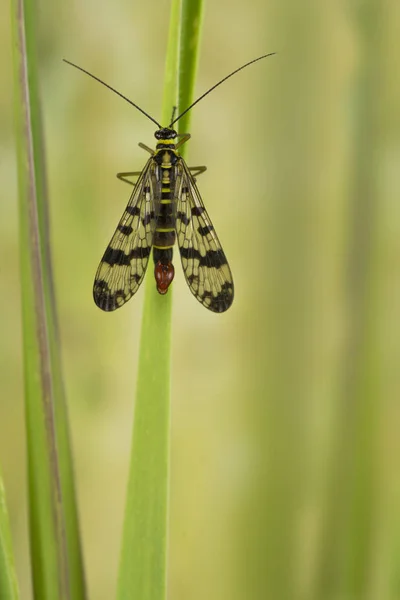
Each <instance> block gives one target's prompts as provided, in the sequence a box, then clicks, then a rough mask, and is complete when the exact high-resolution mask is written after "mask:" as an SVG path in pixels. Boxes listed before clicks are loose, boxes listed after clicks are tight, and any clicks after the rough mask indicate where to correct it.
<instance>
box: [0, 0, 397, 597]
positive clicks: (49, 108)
mask: <svg viewBox="0 0 400 600" xmlns="http://www.w3.org/2000/svg"><path fill="white" fill-rule="evenodd" d="M169 8H170V3H169V2H168V1H167V0H148V1H147V2H130V1H128V0H118V2H101V3H95V2H93V1H90V0H83V1H81V2H76V1H75V2H68V3H65V2H61V1H60V0H52V1H50V0H38V6H37V24H38V40H39V59H40V74H41V96H42V105H43V114H44V122H45V133H46V142H47V163H48V179H49V192H50V199H51V207H50V208H51V225H52V248H53V258H54V265H55V279H56V292H57V300H58V306H59V311H60V322H61V331H62V354H63V360H64V372H65V381H66V389H67V397H68V403H69V409H70V418H71V428H72V434H73V446H74V455H75V466H76V476H77V487H78V499H79V507H80V512H81V525H82V534H83V546H84V554H85V562H86V567H87V577H88V584H89V591H90V596H91V598H96V600H106V599H109V598H112V597H113V596H114V594H115V588H116V573H117V563H118V556H119V548H120V538H121V527H122V517H123V508H124V496H125V488H126V483H127V473H128V457H129V447H130V435H131V422H132V415H133V406H132V398H133V395H134V389H135V382H136V367H137V347H138V339H139V333H140V319H141V306H142V300H143V297H142V296H143V295H142V293H139V294H138V297H137V298H135V299H134V300H132V302H131V303H129V305H128V306H127V307H126V308H124V309H123V310H121V311H118V312H117V313H116V314H110V315H106V314H103V313H101V312H100V311H99V310H98V309H97V308H96V307H95V305H94V303H93V301H92V292H91V288H92V281H93V277H94V273H95V269H96V268H97V265H98V261H99V259H100V258H101V255H102V253H103V251H104V248H105V246H106V244H107V243H108V241H109V238H110V237H111V234H112V232H113V230H114V228H115V226H116V223H117V221H118V219H119V217H120V215H121V213H122V211H123V209H124V207H125V205H126V202H127V199H128V196H129V189H128V187H127V186H123V185H122V184H121V183H120V182H118V181H117V179H116V178H115V177H114V175H115V173H117V172H118V171H125V170H133V169H139V168H141V166H142V165H143V164H144V162H145V160H146V155H145V154H144V153H143V151H142V150H140V149H139V148H138V146H137V143H138V142H139V141H142V142H144V143H146V144H149V145H152V144H153V143H154V139H153V137H152V136H153V129H154V127H153V126H152V125H151V124H150V123H149V122H148V121H147V120H146V119H145V118H143V117H142V116H141V115H140V114H139V113H138V112H136V111H135V110H134V109H132V107H130V106H128V105H127V104H126V103H124V102H122V101H121V100H120V99H118V98H117V97H116V96H114V95H113V94H111V93H108V92H107V91H106V90H104V89H102V88H101V87H100V86H99V85H97V84H96V83H95V82H93V81H92V80H90V79H89V78H87V77H85V76H84V75H82V74H81V73H78V72H76V71H74V70H72V69H71V68H70V67H68V66H67V65H65V64H63V63H62V62H61V59H62V58H63V57H65V58H68V59H69V60H72V61H74V62H77V63H78V64H80V65H82V66H83V67H84V68H86V69H89V70H90V71H92V72H93V73H95V74H96V75H98V76H99V77H101V78H103V79H104V80H105V81H107V82H108V83H109V84H111V85H113V86H115V87H117V88H118V89H119V90H120V91H121V92H122V93H125V94H127V95H128V96H129V97H131V98H132V99H133V100H134V101H135V102H137V103H138V104H139V105H140V106H142V107H143V108H144V109H145V110H147V111H148V112H149V113H150V114H152V115H153V116H154V117H155V118H156V119H158V118H159V115H160V111H161V94H162V89H163V82H162V77H163V73H164V62H165V50H166V38H167V24H168V19H169ZM9 21H10V19H9V6H8V4H7V2H6V0H1V2H0V39H1V40H2V42H1V49H2V52H1V53H0V65H1V73H2V86H1V88H0V136H1V138H0V179H1V187H0V196H1V200H0V249H1V256H2V260H1V262H0V274H1V284H0V285H1V294H0V315H1V335H0V394H1V402H0V462H1V465H2V469H3V472H4V479H5V485H6V490H7V496H8V503H9V509H10V514H11V518H12V528H13V537H14V549H15V552H16V560H17V568H18V575H19V580H20V585H21V597H22V598H24V599H26V600H29V598H30V597H31V595H30V594H31V591H30V573H29V557H28V542H27V506H26V475H25V470H26V464H25V463H26V459H25V443H24V435H25V434H24V420H23V402H22V394H23V390H22V366H21V325H20V322H21V320H20V301H19V293H20V290H19V263H18V253H17V235H18V227H17V195H16V194H17V189H16V167H15V149H14V140H13V123H12V98H11V94H12V73H11V48H10V27H9ZM399 31H400V4H399V2H398V0H359V1H357V0H335V1H333V0H331V1H329V0H328V1H327V2H317V1H316V0H304V1H303V2H301V3H299V2H296V1H295V0H269V1H268V2H265V1H264V0H252V2H251V3H248V2H243V1H239V0H213V2H211V1H209V2H208V3H207V5H206V11H205V22H204V30H203V45H202V49H201V53H200V65H199V77H198V82H197V94H196V95H200V94H201V93H202V92H203V91H205V90H206V89H207V88H208V87H210V86H211V85H213V84H214V83H215V82H216V81H218V80H219V79H220V78H222V77H223V76H225V75H226V74H227V73H229V72H230V71H231V70H233V69H235V68H236V67H238V66H239V65H241V64H242V63H244V62H246V61H248V60H250V59H252V58H254V57H256V56H259V55H260V54H263V53H265V52H271V51H276V52H278V55H277V56H275V57H273V58H270V59H267V60H266V61H265V62H262V63H258V64H257V65H254V66H253V67H250V68H249V69H248V70H246V71H244V72H242V73H240V74H239V75H238V76H237V77H235V78H234V79H232V80H231V81H229V82H228V83H226V84H225V85H224V86H223V87H221V88H219V89H218V91H216V92H215V93H213V94H212V95H210V96H209V97H208V98H207V99H205V100H204V101H203V102H202V103H201V104H199V105H198V106H197V107H196V108H195V109H194V111H195V112H194V113H193V120H192V123H193V128H192V131H191V133H192V136H193V138H192V140H191V142H190V149H189V163H190V164H193V165H198V164H207V166H208V171H207V173H206V174H205V175H203V176H202V177H201V180H200V183H201V191H202V194H203V198H204V200H205V203H206V206H207V207H208V209H209V212H210V214H211V216H212V219H213V222H214V224H215V227H216V229H217V231H218V233H219V236H220V238H221V240H222V242H223V245H224V248H225V251H226V253H227V255H228V258H229V260H230V263H231V266H232V269H233V272H234V277H235V284H236V299H235V303H234V305H233V307H232V309H230V310H229V311H228V312H227V313H226V314H224V315H220V316H218V315H214V314H209V313H208V312H207V311H205V310H204V309H203V308H202V307H201V306H200V305H198V303H196V302H195V300H194V298H193V297H192V296H191V295H190V292H189V291H188V289H187V288H186V285H185V283H184V281H183V277H182V273H181V271H180V269H179V268H178V269H177V277H176V282H175V283H174V317H173V332H174V333H173V355H172V356H173V357H172V361H173V390H172V399H173V405H172V478H171V515H170V518H171V525H170V558H169V574H170V575H169V589H170V592H169V598H170V599H172V598H173V599H174V600H188V599H190V600H203V599H204V598H207V599H208V600H221V599H223V600H224V599H234V600H244V599H248V598H251V599H255V600H258V599H260V600H262V599H273V600H278V599H279V600H286V599H287V600H289V599H290V600H297V599H299V600H361V599H362V600H364V599H365V600H370V599H379V600H392V599H396V598H400V568H399V560H400V511H399V508H398V506H399V501H400V480H399V459H398V456H399V451H400V436H399V434H398V431H399V429H400V414H399V402H398V399H399V397H400V372H399V360H400V335H399V333H400V329H399V321H400V308H399V307H400V273H399V271H400V269H399V264H400V201H399V192H400V169H399V164H400V110H399V107H400V75H399V68H398V56H399V50H400V46H399V42H398V39H399V35H398V34H399ZM177 260H178V259H177ZM154 369H157V364H155V365H154Z"/></svg>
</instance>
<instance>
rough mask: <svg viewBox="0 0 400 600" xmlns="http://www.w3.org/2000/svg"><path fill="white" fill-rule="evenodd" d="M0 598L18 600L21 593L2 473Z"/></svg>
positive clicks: (0, 494)
mask: <svg viewBox="0 0 400 600" xmlns="http://www.w3.org/2000/svg"><path fill="white" fill-rule="evenodd" d="M0 598H1V600H18V598H19V592H18V585H17V579H16V576H15V567H14V557H13V552H12V543H11V532H10V525H9V521H8V514H7V506H6V498H5V492H4V487H3V480H2V478H1V473H0Z"/></svg>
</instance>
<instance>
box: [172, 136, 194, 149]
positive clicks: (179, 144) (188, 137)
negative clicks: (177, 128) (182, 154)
mask: <svg viewBox="0 0 400 600" xmlns="http://www.w3.org/2000/svg"><path fill="white" fill-rule="evenodd" d="M178 137H181V138H182V139H181V140H180V141H179V142H178V143H177V144H176V146H175V148H176V149H178V148H179V146H183V144H185V143H186V142H187V141H188V140H190V138H191V137H192V136H191V135H190V133H178Z"/></svg>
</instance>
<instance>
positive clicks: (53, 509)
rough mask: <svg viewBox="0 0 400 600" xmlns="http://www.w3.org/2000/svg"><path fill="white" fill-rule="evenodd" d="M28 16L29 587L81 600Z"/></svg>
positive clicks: (20, 50)
mask: <svg viewBox="0 0 400 600" xmlns="http://www.w3.org/2000/svg"><path fill="white" fill-rule="evenodd" d="M34 11H35V6H34V4H33V2H32V0H25V2H24V1H23V0H13V1H12V3H11V16H12V31H13V57H14V79H15V125H16V142H17V162H18V183H19V220H20V246H21V252H20V261H21V287H22V315H23V336H24V378H25V413H26V431H27V450H28V477H29V510H30V544H31V562H32V574H33V587H34V594H35V597H36V598H40V600H47V599H49V600H50V599H51V600H53V599H54V598H57V599H68V598H72V597H73V598H74V600H76V599H77V600H82V599H83V598H84V597H85V590H84V580H83V568H82V561H81V551H80V542H79V530H78V524H77V516H76V504H75V494H74V487H73V480H72V461H71V455H70V448H69V436H68V424H67V418H66V409H65V401H64V391H63V385H62V379H61V367H60V357H59V353H58V348H59V342H58V335H57V333H58V332H57V323H56V316H55V303H54V294H53V287H52V275H51V262H50V251H49V246H50V245H49V233H48V215H47V190H46V181H45V164H44V152H43V136H42V129H41V115H40V105H39V94H38V80H37V74H36V73H37V70H36V60H35V38H34V33H35V28H34ZM55 402H57V411H56V414H55ZM56 417H57V421H56ZM61 490H62V491H61ZM66 522H68V526H67V525H66Z"/></svg>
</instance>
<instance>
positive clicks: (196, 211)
mask: <svg viewBox="0 0 400 600" xmlns="http://www.w3.org/2000/svg"><path fill="white" fill-rule="evenodd" d="M204 210H205V208H204V206H192V215H193V216H194V217H200V215H202V214H203V212H204Z"/></svg>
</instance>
